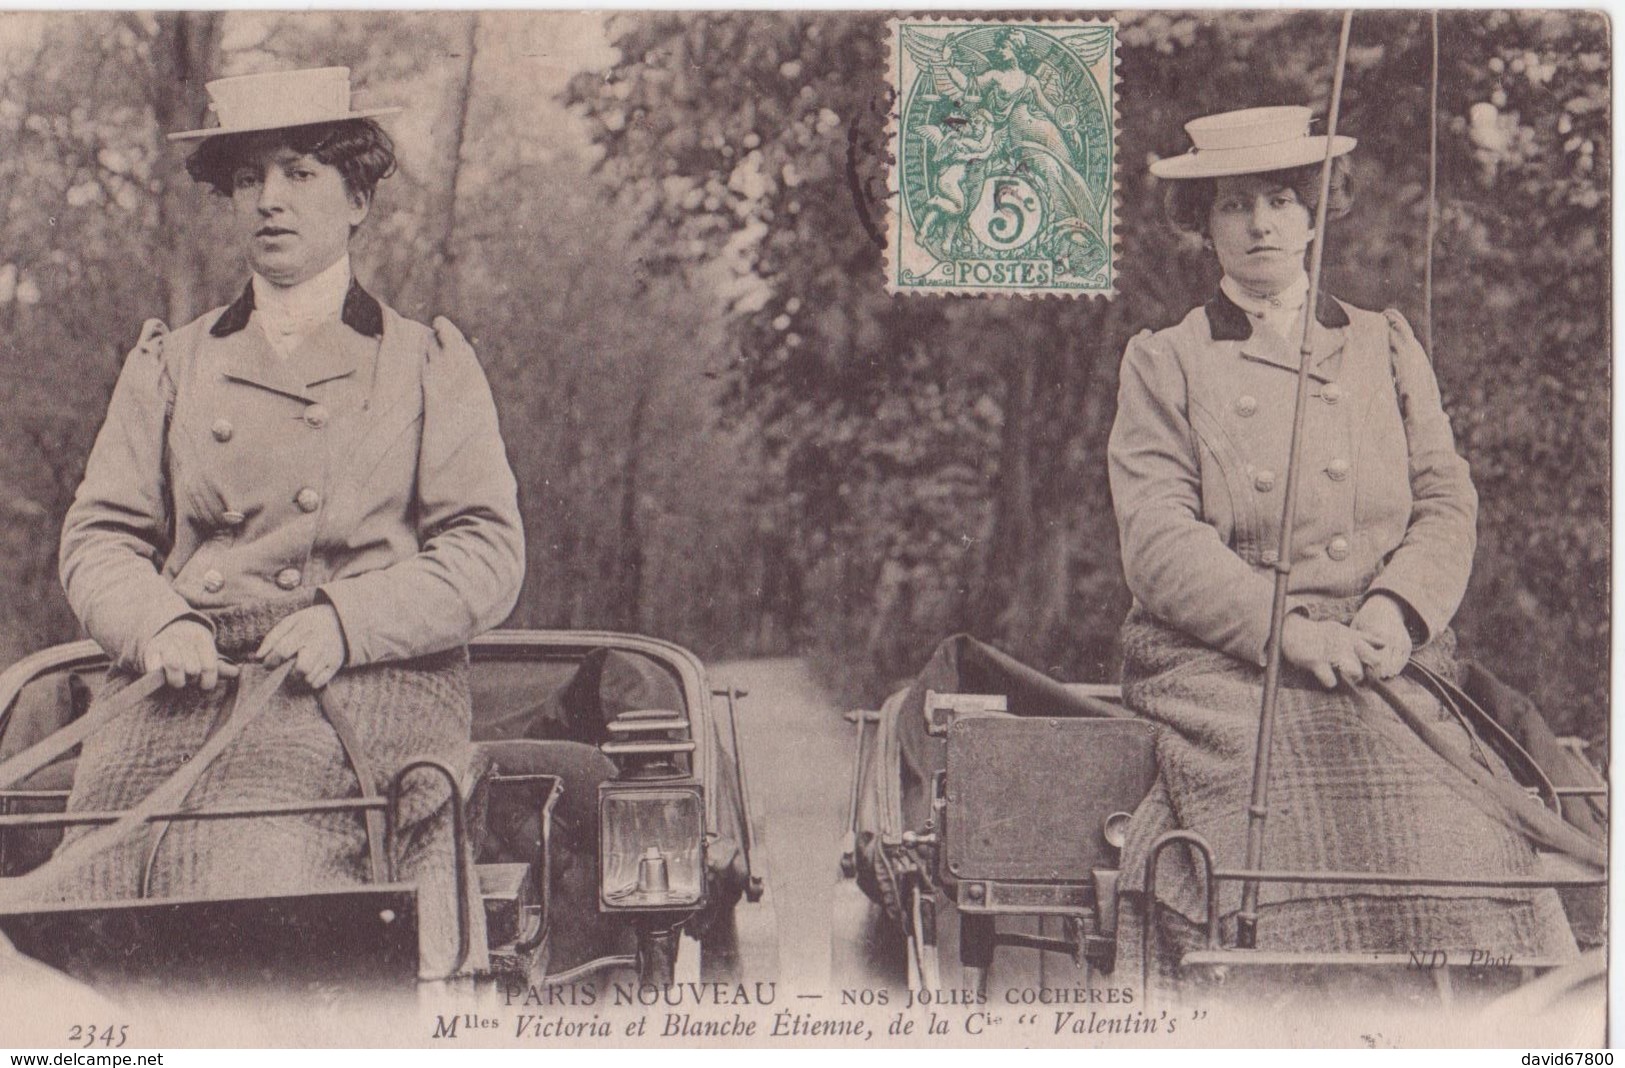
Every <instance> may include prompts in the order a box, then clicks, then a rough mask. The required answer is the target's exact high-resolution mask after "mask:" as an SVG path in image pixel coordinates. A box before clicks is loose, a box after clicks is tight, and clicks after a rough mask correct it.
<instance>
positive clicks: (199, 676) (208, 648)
mask: <svg viewBox="0 0 1625 1068" xmlns="http://www.w3.org/2000/svg"><path fill="white" fill-rule="evenodd" d="M141 662H142V666H143V667H145V668H146V670H148V671H162V672H163V673H164V682H165V684H167V685H169V686H172V687H174V688H175V689H177V690H178V689H180V688H181V687H183V686H185V685H187V684H188V683H190V682H192V681H193V680H196V681H197V684H198V685H199V686H200V687H202V688H203V689H205V690H212V689H214V687H215V684H216V683H218V682H219V681H220V680H221V679H223V678H224V679H234V678H236V677H237V673H238V667H237V665H236V664H233V663H231V662H230V661H229V660H222V659H221V658H220V654H219V652H217V651H216V650H215V647H214V635H213V634H211V633H209V628H208V627H205V626H204V625H203V624H202V623H199V622H198V621H197V620H195V619H177V620H175V621H174V622H173V623H171V624H169V625H168V626H166V627H164V628H163V629H162V630H160V631H159V632H158V633H157V634H154V635H153V636H152V638H151V639H149V640H148V642H147V647H146V649H145V650H144V651H143V653H142V656H141Z"/></svg>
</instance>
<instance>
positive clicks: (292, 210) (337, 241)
mask: <svg viewBox="0 0 1625 1068" xmlns="http://www.w3.org/2000/svg"><path fill="white" fill-rule="evenodd" d="M231 188H232V193H231V206H232V213H233V215H234V216H235V218H236V221H237V227H238V233H239V236H240V237H241V238H242V240H243V242H244V244H245V246H246V247H247V250H248V264H249V266H250V267H252V268H253V269H254V271H255V272H256V273H258V274H260V275H262V276H264V277H265V278H266V279H267V280H269V281H271V282H275V283H276V284H277V285H281V286H291V285H297V284H298V283H300V282H303V281H305V280H306V279H307V278H313V277H315V276H316V275H318V274H320V273H321V272H322V271H324V270H326V269H327V268H329V267H331V266H332V265H333V264H334V263H335V262H337V261H338V259H339V257H340V256H342V255H344V253H345V251H346V250H347V249H348V248H349V247H350V230H351V228H352V227H355V226H358V225H360V223H361V220H363V219H365V218H366V217H367V209H368V206H369V205H368V203H367V200H366V198H365V197H358V196H353V195H352V194H351V193H350V191H349V190H348V189H347V188H346V187H345V184H344V176H343V175H342V174H340V173H339V170H338V168H337V167H332V166H329V165H328V164H326V163H322V162H320V161H319V160H317V159H316V158H315V157H313V156H307V155H302V154H300V153H298V152H295V151H294V150H293V149H291V148H289V147H287V146H286V145H283V146H281V147H278V148H271V149H267V150H266V151H265V152H264V153H262V154H261V155H260V156H259V157H258V158H256V159H253V160H250V161H247V162H245V163H243V164H242V165H240V166H239V167H238V168H237V169H236V170H235V171H233V172H232V176H231Z"/></svg>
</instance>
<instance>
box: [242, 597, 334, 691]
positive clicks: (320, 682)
mask: <svg viewBox="0 0 1625 1068" xmlns="http://www.w3.org/2000/svg"><path fill="white" fill-rule="evenodd" d="M348 652H349V650H348V647H347V646H346V645H345V643H344V627H343V626H342V625H340V623H339V614H338V612H337V611H335V610H334V608H333V606H332V605H330V604H314V605H311V606H310V607H309V608H301V609H300V610H299V611H297V612H295V613H293V614H292V615H291V616H288V617H287V618H286V619H284V620H283V621H282V622H280V623H278V624H277V625H276V626H274V627H272V628H271V632H270V633H269V634H267V635H266V636H265V640H264V641H262V642H260V647H259V649H258V650H257V651H256V652H255V653H254V656H255V658H256V659H257V660H259V661H260V662H261V663H263V664H264V665H265V666H266V667H268V668H274V667H276V666H277V665H278V664H281V663H283V662H284V661H287V660H292V661H294V665H293V673H294V675H295V676H297V677H299V678H301V679H303V680H305V682H306V684H308V685H309V686H310V688H311V689H313V690H319V689H321V688H322V687H323V686H326V685H327V684H328V683H329V682H331V681H332V680H333V676H334V675H336V674H338V670H339V668H341V667H343V666H344V660H345V657H346V656H347V655H348Z"/></svg>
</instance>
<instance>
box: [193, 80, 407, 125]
mask: <svg viewBox="0 0 1625 1068" xmlns="http://www.w3.org/2000/svg"><path fill="white" fill-rule="evenodd" d="M204 88H205V89H207V90H208V91H209V110H210V111H213V112H214V114H215V118H216V119H218V120H219V123H220V124H219V125H218V126H209V127H206V128H204V129H202V130H183V131H181V132H180V133H172V134H170V135H169V139H170V140H171V141H196V140H200V139H202V138H205V137H217V136H219V135H221V134H234V133H253V132H254V131H256V130H281V129H285V128H287V127H290V126H310V125H312V124H314V123H318V122H343V121H344V120H346V119H375V118H378V117H379V116H381V115H394V114H396V113H397V112H399V111H400V110H401V109H400V108H360V109H355V108H352V106H351V104H350V68H349V67H315V68H311V69H308V70H284V71H273V72H271V73H269V74H243V75H239V76H237V77H235V78H217V79H215V80H214V81H212V82H209V83H207V84H206V85H205V86H204Z"/></svg>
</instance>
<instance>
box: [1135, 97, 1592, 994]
mask: <svg viewBox="0 0 1625 1068" xmlns="http://www.w3.org/2000/svg"><path fill="white" fill-rule="evenodd" d="M1309 128H1310V112H1309V109H1308V108H1301V107H1274V108H1255V109H1249V110H1246V111H1239V112H1231V113H1228V114H1222V115H1214V116H1210V117H1207V118H1202V119H1197V120H1195V121H1193V122H1191V123H1189V124H1188V125H1187V127H1186V129H1187V130H1188V131H1189V133H1190V135H1191V139H1192V141H1193V142H1194V146H1195V147H1194V148H1193V149H1192V150H1191V151H1190V152H1188V153H1186V154H1185V155H1182V156H1178V157H1174V158H1170V159H1164V160H1159V161H1157V162H1156V163H1153V164H1152V167H1151V171H1152V174H1154V175H1156V176H1157V177H1159V178H1161V179H1164V180H1165V181H1166V183H1167V187H1168V188H1167V202H1166V203H1167V210H1168V215H1169V217H1170V219H1171V220H1172V222H1173V223H1174V224H1175V225H1176V226H1178V227H1180V228H1182V229H1185V230H1187V231H1191V232H1193V233H1196V234H1199V235H1201V237H1202V238H1203V239H1204V240H1205V243H1206V244H1207V246H1208V247H1209V248H1211V249H1212V250H1213V252H1214V254H1215V255H1216V256H1217V257H1218V261H1219V266H1220V268H1221V269H1222V270H1223V275H1224V276H1223V279H1222V280H1221V281H1220V283H1219V288H1218V292H1217V293H1215V294H1214V295H1213V297H1212V298H1211V299H1210V300H1209V301H1208V302H1207V303H1206V304H1205V305H1203V306H1201V307H1198V308H1196V309H1194V310H1193V311H1191V312H1190V314H1188V315H1187V316H1186V317H1185V318H1184V319H1183V320H1182V321H1180V322H1179V323H1178V324H1176V325H1174V326H1171V327H1168V328H1166V329H1163V330H1159V331H1156V332H1151V331H1146V332H1144V333H1142V334H1141V335H1140V336H1138V337H1136V338H1135V339H1134V340H1133V341H1132V342H1130V344H1129V346H1128V350H1127V352H1126V354H1125V355H1124V357H1123V364H1122V371H1121V377H1120V392H1119V397H1118V410H1117V418H1116V422H1115V424H1114V425H1113V427H1112V433H1111V439H1110V446H1109V464H1110V476H1111V488H1112V498H1113V504H1114V507H1115V510H1116V513H1117V520H1118V527H1119V532H1120V536H1121V542H1122V557H1123V567H1124V571H1125V575H1126V578H1127V581H1128V586H1129V589H1130V591H1131V592H1132V593H1133V595H1134V600H1135V604H1134V608H1133V609H1132V611H1131V612H1130V615H1129V617H1128V620H1127V621H1126V623H1125V624H1124V629H1123V647H1124V668H1123V687H1124V698H1125V700H1126V701H1127V702H1128V703H1129V704H1130V705H1131V706H1132V707H1133V708H1134V709H1135V710H1136V711H1137V712H1139V713H1141V714H1143V715H1145V716H1147V717H1149V718H1151V719H1153V720H1156V721H1157V722H1159V723H1160V724H1161V725H1162V726H1163V728H1164V729H1163V730H1161V731H1160V732H1159V740H1158V761H1159V765H1160V769H1161V774H1160V778H1159V781H1158V783H1157V785H1156V787H1155V788H1154V789H1153V791H1152V793H1151V795H1150V796H1149V797H1148V798H1147V800H1146V802H1145V803H1144V804H1143V805H1142V806H1141V808H1140V809H1139V811H1138V812H1137V813H1136V815H1135V817H1134V820H1133V822H1132V825H1131V833H1130V838H1129V841H1128V842H1127V844H1126V846H1125V849H1124V857H1123V867H1124V872H1125V877H1126V885H1127V886H1129V887H1130V888H1132V889H1136V890H1141V891H1143V883H1142V882H1141V878H1142V873H1143V868H1144V864H1145V861H1146V858H1147V854H1148V851H1149V847H1150V843H1151V842H1152V841H1153V840H1154V839H1155V838H1156V837H1157V836H1158V835H1159V834H1160V833H1162V832H1164V831H1167V830H1171V829H1174V828H1186V829H1191V830H1195V831H1197V832H1199V833H1200V834H1201V835H1203V836H1204V837H1205V838H1206V839H1207V840H1208V841H1209V842H1210V843H1212V845H1213V846H1214V849H1215V853H1216V859H1217V863H1218V864H1219V866H1220V867H1224V868H1239V867H1241V866H1242V863H1243V856H1244V848H1243V846H1244V837H1245V828H1246V826H1247V806H1248V803H1249V781H1248V779H1249V769H1250V768H1251V766H1252V759H1253V750H1254V746H1255V741H1256V736H1257V731H1258V714H1259V703H1260V695H1261V692H1262V681H1263V666H1264V663H1265V646H1266V642H1267V637H1268V633H1269V625H1270V610H1271V600H1272V586H1273V574H1274V571H1275V569H1276V567H1277V565H1278V563H1279V555H1278V552H1277V539H1278V537H1279V533H1280V532H1279V524H1280V521H1281V513H1282V499H1281V498H1282V493H1283V491H1284V489H1285V485H1286V469H1287V451H1288V441H1289V438H1290V435H1291V431H1292V422H1293V408H1294V401H1295V396H1296V389H1297V369H1298V363H1299V348H1300V343H1301V341H1302V339H1303V320H1304V317H1305V307H1306V304H1307V303H1308V302H1307V300H1306V298H1307V295H1308V289H1309V280H1308V278H1307V277H1306V275H1305V271H1304V262H1305V254H1306V252H1307V251H1308V249H1309V246H1310V244H1311V242H1312V241H1313V239H1314V212H1315V210H1316V207H1317V202H1318V198H1319V193H1320V180H1321V164H1322V161H1323V160H1324V158H1325V157H1326V155H1327V152H1328V148H1329V149H1330V152H1331V154H1332V155H1333V156H1335V157H1336V158H1335V159H1334V160H1333V164H1332V171H1331V181H1330V199H1329V201H1328V203H1327V214H1328V216H1329V217H1336V216H1339V215H1341V214H1343V213H1344V212H1346V211H1347V210H1348V208H1349V205H1350V182H1349V170H1348V166H1347V154H1348V153H1349V152H1350V151H1351V150H1352V149H1353V148H1354V145H1355V142H1354V140H1353V139H1352V138H1348V137H1338V138H1337V139H1336V142H1335V143H1334V144H1332V145H1330V146H1328V144H1327V139H1326V138H1325V137H1323V136H1311V134H1310V132H1309ZM1310 341H1311V347H1312V352H1311V355H1310V356H1309V357H1308V360H1309V374H1310V389H1309V395H1308V397H1307V398H1306V404H1307V405H1308V408H1307V410H1306V413H1305V416H1304V428H1303V443H1302V454H1301V460H1300V463H1301V465H1302V468H1301V470H1302V474H1301V475H1300V481H1299V497H1298V508H1297V514H1296V519H1295V525H1294V528H1293V530H1294V533H1293V540H1292V546H1293V548H1292V553H1293V559H1292V560H1291V561H1290V564H1291V571H1290V585H1289V598H1288V607H1289V614H1288V616H1287V617H1286V620H1285V628H1284V631H1283V633H1282V641H1281V647H1282V653H1283V657H1284V661H1285V665H1284V670H1283V676H1282V679H1283V684H1282V690H1281V694H1280V701H1279V708H1278V717H1279V718H1278V720H1277V724H1276V728H1275V742H1274V746H1273V753H1274V767H1273V770H1272V773H1271V777H1270V793H1269V798H1270V809H1269V818H1268V822H1267V824H1266V832H1265V838H1264V843H1265V845H1264V857H1265V862H1266V864H1267V865H1268V866H1269V867H1271V868H1276V869H1294V870H1327V869H1338V870H1345V871H1371V872H1390V873H1398V874H1415V875H1446V876H1456V877H1475V878H1486V877H1487V878H1495V877H1498V876H1501V875H1506V876H1532V875H1534V874H1535V862H1536V858H1535V854H1534V852H1533V850H1532V848H1531V846H1530V845H1529V843H1528V841H1527V840H1526V838H1525V837H1524V836H1523V835H1522V834H1520V833H1518V832H1517V831H1515V830H1513V829H1512V827H1511V824H1513V823H1515V822H1516V821H1514V820H1511V819H1508V818H1507V817H1506V814H1505V813H1504V812H1502V811H1500V810H1499V809H1498V808H1497V805H1496V804H1494V803H1493V802H1491V801H1490V800H1489V799H1488V798H1486V797H1484V796H1480V795H1479V794H1477V793H1475V788H1474V786H1473V784H1472V783H1471V782H1469V781H1467V777H1466V776H1464V775H1462V774H1461V773H1460V772H1459V771H1458V768H1457V765H1455V764H1452V763H1451V762H1450V761H1447V760H1445V759H1443V758H1442V755H1441V753H1440V752H1437V751H1435V749H1434V748H1432V747H1431V746H1430V744H1429V743H1425V742H1424V741H1423V740H1421V738H1420V737H1419V735H1418V733H1417V732H1416V731H1415V730H1413V729H1412V728H1411V727H1409V726H1407V724H1406V723H1404V722H1402V721H1401V720H1400V718H1399V717H1398V715H1397V714H1396V712H1395V710H1394V709H1393V708H1391V707H1390V706H1389V705H1388V704H1386V703H1385V702H1384V701H1382V700H1381V699H1379V698H1378V697H1377V696H1376V695H1375V694H1374V692H1373V689H1372V687H1371V686H1368V685H1364V684H1365V683H1368V682H1370V681H1371V680H1373V679H1375V680H1389V681H1388V682H1387V685H1388V686H1390V687H1393V688H1394V689H1395V690H1396V691H1397V692H1400V693H1402V694H1403V695H1404V697H1405V698H1406V700H1407V701H1408V702H1416V703H1419V705H1420V706H1422V707H1425V708H1426V709H1427V712H1426V718H1429V719H1431V720H1437V717H1440V716H1444V713H1443V712H1442V711H1441V709H1440V706H1439V705H1438V704H1437V703H1436V702H1434V701H1433V700H1432V698H1431V697H1428V696H1427V695H1426V694H1424V693H1422V692H1421V691H1420V689H1419V688H1418V687H1416V685H1415V684H1414V683H1410V682H1408V681H1407V680H1404V679H1401V678H1399V677H1398V673H1399V672H1400V671H1401V669H1402V668H1404V667H1405V665H1406V662H1407V660H1409V659H1410V658H1411V657H1412V656H1413V655H1414V656H1415V657H1416V658H1417V659H1418V660H1419V661H1420V662H1422V663H1423V664H1425V665H1428V666H1430V667H1432V668H1434V669H1435V670H1437V671H1439V672H1440V673H1442V674H1444V675H1445V676H1446V677H1449V676H1451V675H1452V674H1453V653H1454V644H1455V643H1454V637H1453V635H1452V632H1451V631H1450V629H1449V628H1450V621H1451V617H1452V616H1453V615H1454V614H1455V611H1456V608H1457V606H1458V604H1459V603H1460V601H1461V598H1462V595H1463V593H1464V591H1465V590H1466V586H1467V578H1468V574H1469V572H1470V570H1471V567H1472V557H1473V550H1474V545H1475V541H1476V531H1475V523H1476V518H1477V495H1476V493H1475V492H1474V489H1473V484H1472V481H1471V479H1470V477H1469V475H1468V469H1467V463H1466V461H1464V460H1463V459H1462V458H1461V457H1460V456H1459V455H1457V453H1456V450H1455V445H1454V441H1453V438H1452V435H1451V430H1450V423H1449V420H1448V418H1447V417H1446V415H1445V413H1444V411H1443V409H1442V408H1441V405H1440V398H1439V389H1438V386H1437V384H1436V382H1435V379H1434V375H1433V370H1432V368H1431V366H1430V365H1429V362H1428V357H1427V355H1426V353H1424V352H1423V351H1422V348H1421V347H1420V346H1419V345H1418V344H1417V341H1416V339H1415V337H1414V336H1413V335H1412V333H1411V329H1410V327H1409V326H1408V325H1407V324H1406V322H1405V320H1404V319H1403V318H1402V317H1401V316H1400V314H1399V313H1398V312H1396V311H1386V312H1372V311H1366V310H1363V309H1361V308H1356V307H1353V306H1351V305H1348V304H1345V303H1343V302H1341V301H1338V300H1335V299H1332V298H1330V297H1322V298H1320V299H1319V300H1318V301H1317V302H1316V322H1315V323H1314V324H1313V325H1312V326H1311V327H1310ZM1443 723H1444V724H1446V725H1448V726H1449V727H1450V730H1451V731H1454V732H1455V733H1454V734H1453V735H1452V734H1451V733H1450V731H1445V732H1444V734H1443V735H1442V736H1443V737H1445V738H1447V740H1448V741H1450V742H1451V743H1452V744H1458V743H1459V746H1460V747H1461V748H1462V749H1463V750H1466V749H1469V748H1472V749H1474V750H1475V751H1476V750H1477V749H1478V747H1476V746H1475V744H1474V743H1473V742H1471V741H1469V736H1468V735H1467V734H1466V733H1464V732H1461V731H1460V730H1459V729H1457V728H1455V726H1454V724H1453V723H1452V722H1451V721H1449V720H1448V719H1446V720H1444V721H1443ZM1440 729H1441V730H1442V729H1443V728H1442V727H1441V728H1440ZM1480 757H1482V758H1483V764H1484V768H1485V769H1486V770H1487V769H1488V768H1490V767H1491V766H1492V765H1494V766H1495V767H1496V770H1497V771H1504V768H1503V767H1501V766H1500V765H1499V763H1498V761H1497V760H1496V758H1495V757H1494V756H1493V755H1492V754H1488V753H1484V752H1481V751H1477V752H1476V755H1474V756H1473V758H1472V759H1473V760H1478V759H1479V758H1480ZM1158 897H1159V899H1160V903H1161V905H1162V906H1164V907H1163V909H1162V910H1160V912H1159V916H1160V918H1161V919H1160V922H1159V927H1160V928H1161V930H1162V932H1163V933H1164V935H1165V936H1169V937H1165V939H1164V940H1163V941H1162V942H1161V946H1162V954H1163V961H1162V963H1167V962H1168V960H1170V959H1172V958H1177V955H1178V954H1179V953H1180V952H1181V951H1182V950H1184V949H1187V948H1190V947H1192V946H1193V945H1195V944H1197V943H1198V942H1200V940H1201V939H1200V935H1199V933H1198V932H1199V931H1200V926H1199V925H1200V922H1201V921H1202V919H1203V917H1204V899H1203V896H1202V884H1201V877H1200V876H1199V875H1198V874H1197V873H1196V870H1195V868H1194V866H1193V863H1192V862H1191V860H1190V858H1189V857H1188V856H1187V855H1186V851H1185V850H1184V849H1182V848H1176V849H1173V850H1171V851H1170V852H1168V853H1167V854H1165V856H1164V861H1163V865H1162V869H1161V872H1160V874H1159V881H1158ZM1239 899H1240V889H1239V887H1238V885H1237V884H1235V883H1230V884H1227V885H1225V886H1224V888H1223V889H1222V891H1221V893H1220V895H1219V899H1218V900H1219V909H1220V912H1221V917H1222V926H1223V928H1224V930H1225V931H1226V932H1233V931H1234V923H1235V916H1236V913H1237V911H1238V907H1239ZM1260 902H1261V905H1260V908H1259V910H1258V921H1257V934H1258V945H1259V947H1260V948H1289V949H1299V950H1318V951H1325V952H1356V951H1388V952H1395V953H1402V954H1403V953H1409V952H1412V951H1416V952H1421V951H1429V952H1431V951H1434V950H1444V951H1446V952H1447V953H1453V952H1455V951H1461V956H1462V958H1463V959H1465V956H1466V954H1467V953H1468V952H1469V951H1472V950H1481V951H1483V950H1488V951H1492V952H1494V953H1495V954H1497V955H1505V954H1508V953H1513V954H1518V955H1531V954H1533V955H1541V956H1553V955H1558V956H1561V955H1567V954H1570V953H1572V952H1574V943H1573V939H1572V937H1571V935H1570V933H1569V930H1568V927H1567V924H1566V921H1565V919H1564V915H1563V911H1562V908H1561V906H1560V903H1559V901H1558V898H1557V895H1556V894H1555V892H1553V891H1550V890H1537V891H1529V890H1522V891H1519V890H1484V889H1470V888H1460V887H1456V888H1449V887H1444V888H1433V889H1426V890H1423V889H1418V888H1416V887H1414V886H1411V887H1394V886H1370V885H1361V886H1337V885H1325V884H1318V885H1317V884H1307V885H1297V884H1279V883H1272V884H1264V885H1263V888H1262V892H1261V898H1260ZM1119 944H1120V946H1121V947H1123V949H1124V950H1125V951H1126V952H1127V953H1129V954H1130V956H1134V955H1137V954H1138V952H1139V947H1138V936H1137V935H1130V936H1129V937H1126V938H1123V939H1121V940H1120V943H1119Z"/></svg>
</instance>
